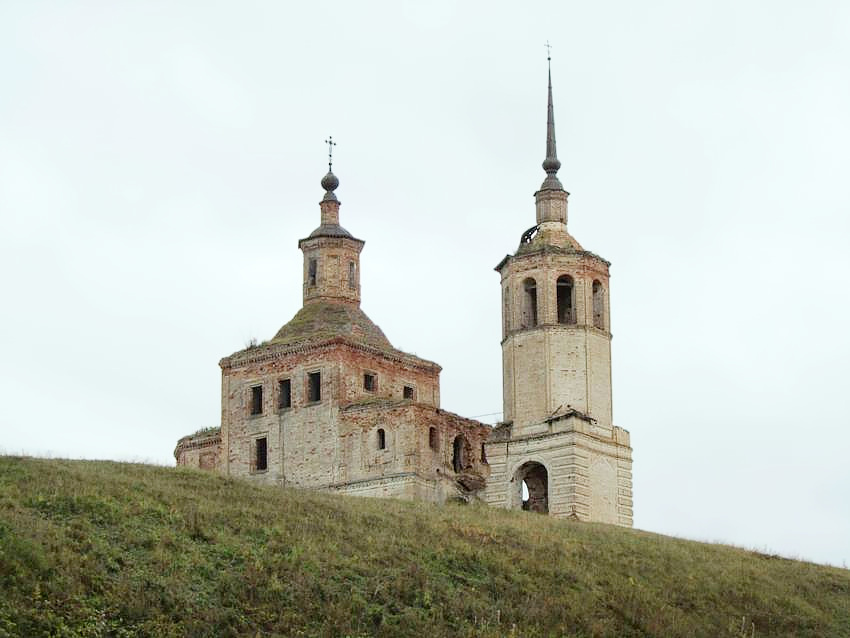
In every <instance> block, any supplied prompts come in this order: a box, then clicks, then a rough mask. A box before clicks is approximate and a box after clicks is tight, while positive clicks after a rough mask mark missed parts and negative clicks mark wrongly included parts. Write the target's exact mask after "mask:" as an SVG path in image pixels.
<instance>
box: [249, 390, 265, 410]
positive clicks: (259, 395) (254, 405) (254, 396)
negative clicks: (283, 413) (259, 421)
mask: <svg viewBox="0 0 850 638" xmlns="http://www.w3.org/2000/svg"><path fill="white" fill-rule="evenodd" d="M262 413H263V386H261V385H255V386H254V387H253V388H251V414H262Z"/></svg>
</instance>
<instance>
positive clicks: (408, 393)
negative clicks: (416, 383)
mask: <svg viewBox="0 0 850 638" xmlns="http://www.w3.org/2000/svg"><path fill="white" fill-rule="evenodd" d="M403 396H404V398H405V399H410V400H413V386H412V385H406V386H404V391H403Z"/></svg>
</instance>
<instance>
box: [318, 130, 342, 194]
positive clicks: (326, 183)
mask: <svg viewBox="0 0 850 638" xmlns="http://www.w3.org/2000/svg"><path fill="white" fill-rule="evenodd" d="M325 144H327V145H328V174H327V175H325V176H324V177H323V178H322V188H324V189H325V196H324V197H323V198H322V201H323V202H336V201H338V200H337V198H336V195H334V191H335V190H336V188H337V186H339V179H338V178H337V176H336V175H334V173H333V163H334V146H336V142H334V138H333V136H330V137H328V139H326V140H325Z"/></svg>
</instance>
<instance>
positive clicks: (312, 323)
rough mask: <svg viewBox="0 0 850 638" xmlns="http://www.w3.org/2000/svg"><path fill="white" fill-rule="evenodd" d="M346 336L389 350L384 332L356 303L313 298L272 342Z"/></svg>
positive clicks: (300, 341) (389, 346)
mask: <svg viewBox="0 0 850 638" xmlns="http://www.w3.org/2000/svg"><path fill="white" fill-rule="evenodd" d="M333 337H345V338H347V339H349V340H350V341H353V342H355V343H362V344H364V345H369V346H373V347H376V348H381V349H390V350H392V349H393V347H392V345H391V344H390V342H389V340H388V339H387V337H386V336H385V335H384V333H383V331H382V330H381V329H380V328H379V327H378V326H377V325H375V324H374V323H373V322H372V320H371V319H369V317H367V316H366V313H365V312H363V311H362V310H361V309H360V308H359V307H358V306H356V305H354V304H345V303H333V302H327V301H314V302H311V303H307V304H305V305H304V307H303V308H301V310H299V311H298V312H297V313H296V314H295V316H294V317H293V318H292V319H290V320H289V322H287V323H286V324H285V325H284V326H283V327H282V328H281V329H280V330H278V331H277V334H276V335H275V336H274V338H272V339H271V341H270V342H269V343H270V344H273V345H290V344H296V343H306V342H309V341H321V340H324V339H330V338H333Z"/></svg>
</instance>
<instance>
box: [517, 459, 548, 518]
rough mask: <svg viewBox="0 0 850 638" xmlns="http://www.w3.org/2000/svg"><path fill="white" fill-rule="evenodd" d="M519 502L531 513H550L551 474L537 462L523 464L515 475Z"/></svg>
mask: <svg viewBox="0 0 850 638" xmlns="http://www.w3.org/2000/svg"><path fill="white" fill-rule="evenodd" d="M514 483H516V489H517V490H518V492H519V494H518V495H517V497H518V498H517V502H518V503H519V504H520V507H522V509H524V510H528V511H529V512H538V513H540V514H548V513H549V473H548V472H547V471H546V468H545V467H544V466H543V465H542V464H540V463H537V462H535V461H529V462H528V463H523V464H522V465H521V466H520V468H519V469H518V470H517V471H516V474H515V475H514Z"/></svg>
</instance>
